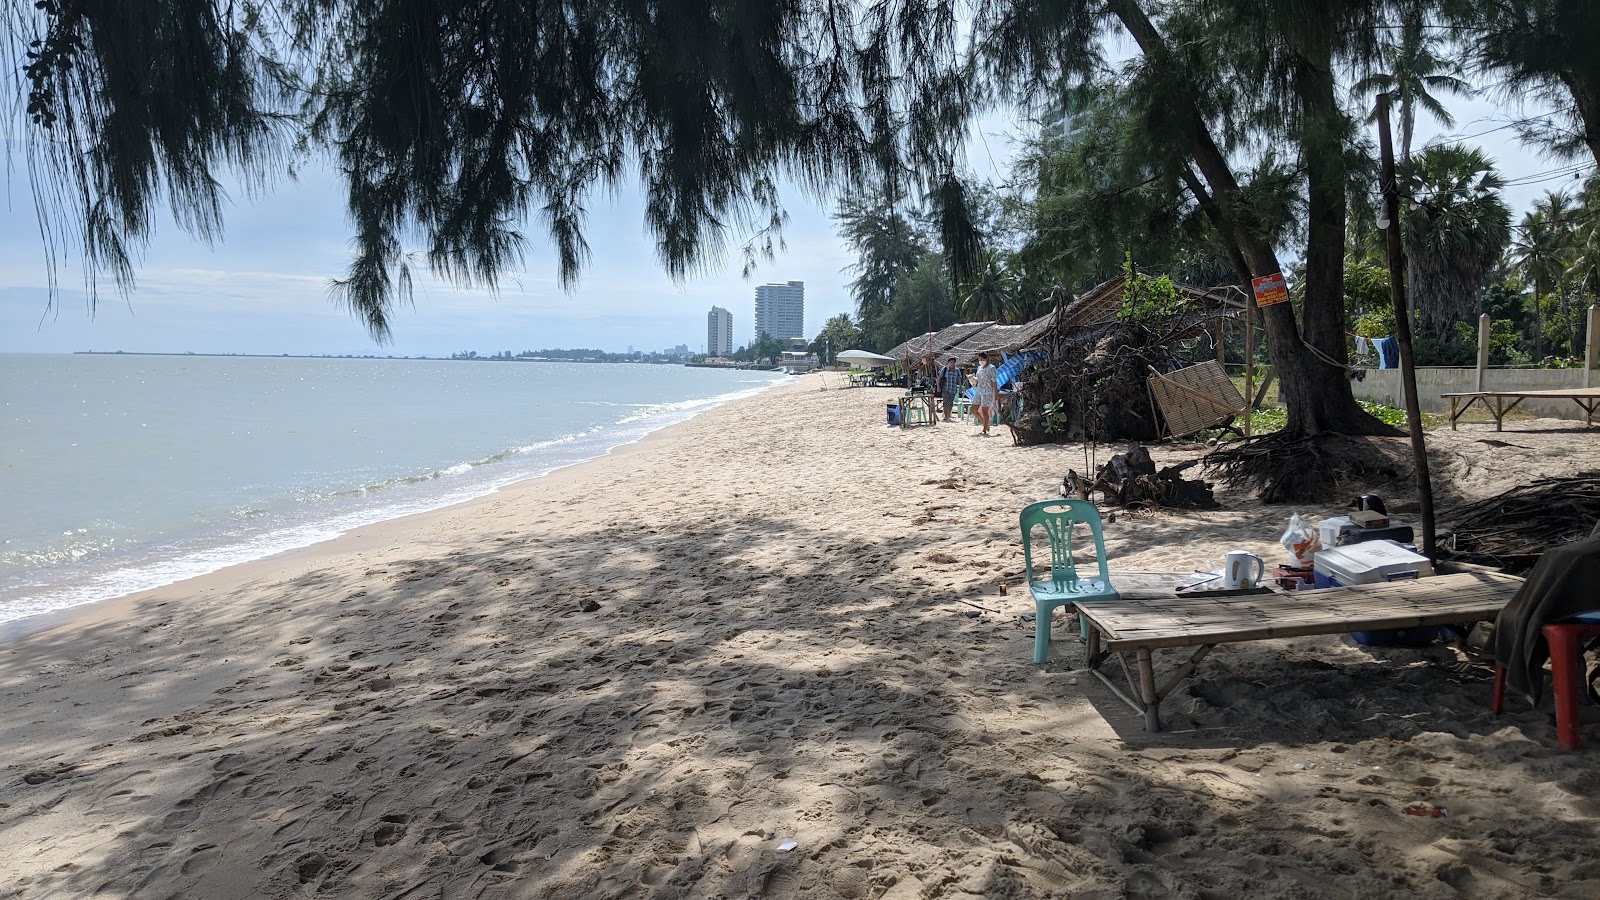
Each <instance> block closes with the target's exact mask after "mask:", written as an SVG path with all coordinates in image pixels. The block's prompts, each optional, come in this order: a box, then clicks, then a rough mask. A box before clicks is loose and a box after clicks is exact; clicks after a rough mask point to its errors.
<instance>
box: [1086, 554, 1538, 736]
mask: <svg viewBox="0 0 1600 900" xmlns="http://www.w3.org/2000/svg"><path fill="white" fill-rule="evenodd" d="M1169 577H1172V578H1179V577H1185V576H1169ZM1189 580H1193V579H1189ZM1111 581H1112V585H1113V586H1115V587H1118V588H1119V590H1121V589H1122V584H1123V579H1119V577H1118V576H1117V575H1113V576H1112V578H1111ZM1185 583H1187V582H1185ZM1521 585H1522V579H1520V578H1516V577H1514V576H1511V575H1500V574H1497V573H1482V574H1480V573H1470V574H1458V575H1439V576H1435V577H1433V578H1421V579H1418V580H1415V581H1396V582H1390V583H1387V584H1371V585H1356V586H1353V587H1339V588H1327V589H1324V590H1319V591H1289V592H1278V591H1273V592H1269V593H1264V594H1252V595H1244V596H1207V595H1206V594H1205V593H1203V592H1191V593H1187V594H1174V593H1173V592H1172V591H1171V590H1168V591H1167V592H1166V593H1165V595H1164V596H1149V595H1150V594H1158V593H1160V590H1159V589H1158V588H1145V589H1143V590H1139V591H1136V592H1130V593H1135V596H1126V595H1125V596H1124V597H1123V598H1122V599H1120V600H1104V601H1095V602H1092V603H1084V604H1081V605H1080V606H1078V607H1077V611H1078V613H1079V614H1080V615H1081V616H1083V619H1084V621H1085V622H1086V623H1087V625H1088V626H1089V636H1088V645H1089V648H1088V649H1089V668H1090V670H1091V671H1092V672H1094V674H1095V676H1096V677H1098V678H1099V679H1100V680H1101V681H1103V682H1105V684H1106V686H1107V687H1109V688H1111V690H1112V692H1113V693H1115V694H1116V695H1117V696H1118V697H1119V698H1121V699H1122V700H1123V702H1125V703H1127V704H1128V705H1129V706H1131V707H1133V708H1134V709H1135V710H1137V711H1139V712H1142V713H1144V723H1145V729H1146V730H1148V731H1160V730H1161V715H1160V707H1161V700H1162V699H1163V698H1164V697H1166V696H1167V695H1168V694H1170V693H1172V691H1173V690H1174V689H1175V688H1176V687H1177V686H1178V685H1179V684H1181V683H1182V682H1183V680H1184V679H1186V678H1188V677H1189V676H1190V675H1191V674H1193V673H1194V671H1195V669H1197V668H1198V667H1199V665H1200V662H1201V660H1203V659H1205V657H1206V655H1207V654H1209V653H1210V652H1211V650H1212V648H1213V647H1215V646H1217V645H1218V644H1229V643H1236V642H1240V641H1259V640H1266V639H1269V638H1288V637H1301V636H1304V635H1313V634H1342V633H1344V632H1349V631H1377V630H1382V629H1388V628H1419V627H1423V626H1427V625H1449V624H1455V623H1466V622H1477V621H1482V620H1485V619H1493V618H1494V617H1495V616H1496V615H1498V614H1499V612H1500V608H1501V607H1503V606H1505V605H1506V603H1507V602H1508V601H1510V599H1511V597H1512V595H1513V594H1515V593H1516V592H1517V588H1519V587H1520V586H1521ZM1130 587H1132V585H1131V584H1130ZM1180 647H1197V648H1198V649H1197V650H1196V651H1195V652H1194V653H1192V654H1191V655H1190V656H1189V659H1188V660H1187V661H1186V662H1184V663H1183V664H1182V665H1180V666H1178V668H1177V669H1176V670H1174V671H1173V672H1172V674H1171V675H1170V676H1169V677H1168V678H1167V680H1166V681H1165V682H1163V683H1161V684H1160V685H1158V684H1157V683H1156V675H1155V660H1154V651H1156V650H1161V649H1176V648H1180ZM1130 653H1131V654H1133V656H1134V658H1135V660H1136V666H1137V670H1138V672H1137V675H1135V673H1134V671H1133V670H1132V669H1130V668H1129V666H1128V654H1130ZM1113 655H1114V656H1115V657H1116V659H1117V662H1118V664H1119V665H1120V666H1121V668H1122V674H1123V677H1124V678H1125V679H1126V680H1127V684H1128V688H1129V690H1130V691H1131V694H1130V693H1125V692H1124V691H1123V690H1122V688H1121V687H1119V686H1118V685H1117V684H1116V683H1115V682H1113V681H1112V680H1111V678H1110V677H1108V676H1107V675H1106V673H1105V672H1104V671H1102V670H1101V668H1100V664H1101V663H1102V662H1104V661H1105V660H1106V659H1107V658H1108V657H1111V656H1113Z"/></svg>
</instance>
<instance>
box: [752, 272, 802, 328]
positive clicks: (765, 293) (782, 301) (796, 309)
mask: <svg viewBox="0 0 1600 900" xmlns="http://www.w3.org/2000/svg"><path fill="white" fill-rule="evenodd" d="M762 334H770V335H772V336H773V337H775V338H777V339H778V340H780V341H783V340H788V339H789V338H804V337H805V336H806V283H805V282H804V281H790V282H787V283H779V282H773V283H770V284H763V285H759V286H758V287H757V288H756V331H755V335H754V339H755V340H760V339H761V335H762Z"/></svg>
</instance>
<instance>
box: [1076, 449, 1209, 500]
mask: <svg viewBox="0 0 1600 900" xmlns="http://www.w3.org/2000/svg"><path fill="white" fill-rule="evenodd" d="M1196 462H1199V460H1190V461H1188V462H1185V463H1179V464H1178V465H1175V466H1167V467H1166V468H1165V469H1162V470H1161V471H1159V472H1157V471H1156V464H1155V461H1154V460H1152V459H1151V458H1150V451H1149V450H1146V449H1145V448H1143V447H1135V448H1134V449H1132V450H1130V451H1128V452H1127V453H1118V454H1117V455H1115V456H1113V457H1111V459H1110V460H1109V461H1107V462H1106V464H1105V465H1103V466H1101V467H1100V471H1099V472H1097V473H1095V476H1094V479H1093V480H1087V479H1085V478H1084V477H1083V476H1081V475H1079V474H1078V473H1077V472H1076V471H1075V470H1073V469H1068V470H1067V477H1066V478H1064V479H1062V481H1061V493H1062V496H1065V497H1077V498H1078V499H1080V500H1087V499H1089V495H1090V494H1091V493H1093V492H1094V491H1099V492H1100V493H1101V495H1102V496H1104V497H1105V502H1106V504H1107V505H1111V506H1121V507H1126V508H1132V507H1143V508H1146V509H1215V508H1216V507H1217V506H1218V504H1217V501H1216V498H1214V497H1213V496H1212V495H1211V485H1210V484H1208V483H1206V482H1204V481H1187V480H1185V479H1184V477H1183V476H1182V475H1181V474H1180V473H1181V472H1183V470H1185V469H1187V468H1189V467H1190V466H1192V465H1194V464H1195V463H1196Z"/></svg>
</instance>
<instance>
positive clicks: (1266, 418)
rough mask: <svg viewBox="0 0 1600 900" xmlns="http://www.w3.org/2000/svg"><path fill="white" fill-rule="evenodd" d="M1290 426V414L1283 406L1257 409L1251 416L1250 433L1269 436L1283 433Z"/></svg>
mask: <svg viewBox="0 0 1600 900" xmlns="http://www.w3.org/2000/svg"><path fill="white" fill-rule="evenodd" d="M1288 424H1289V412H1288V410H1286V409H1284V408H1283V407H1281V406H1263V407H1257V408H1256V410H1255V411H1254V412H1252V413H1251V414H1250V433H1251V434H1268V433H1271V432H1274V431H1282V430H1283V429H1284V428H1285V427H1287V426H1288Z"/></svg>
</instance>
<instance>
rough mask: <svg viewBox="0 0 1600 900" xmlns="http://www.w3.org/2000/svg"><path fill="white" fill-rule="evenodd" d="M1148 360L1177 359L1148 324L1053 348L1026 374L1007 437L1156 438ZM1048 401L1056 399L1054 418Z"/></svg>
mask: <svg viewBox="0 0 1600 900" xmlns="http://www.w3.org/2000/svg"><path fill="white" fill-rule="evenodd" d="M1152 366H1153V367H1155V369H1156V370H1157V371H1159V372H1170V371H1172V370H1173V369H1175V368H1177V360H1176V358H1175V357H1174V356H1173V354H1172V352H1171V351H1170V350H1168V349H1167V347H1166V345H1165V344H1163V343H1160V341H1159V340H1158V338H1157V335H1155V334H1154V333H1153V332H1151V331H1150V330H1149V329H1147V328H1143V327H1140V326H1137V325H1128V324H1117V325H1114V326H1111V327H1110V328H1109V329H1108V330H1107V331H1106V333H1105V334H1104V335H1102V336H1101V337H1100V338H1099V340H1097V341H1095V343H1094V345H1093V347H1092V348H1090V349H1089V351H1088V352H1087V353H1085V354H1082V355H1079V354H1076V353H1062V354H1058V355H1057V356H1056V357H1055V358H1053V359H1051V360H1050V361H1049V362H1046V363H1044V364H1043V365H1042V366H1041V367H1040V368H1039V369H1037V370H1035V371H1034V372H1033V373H1032V374H1031V375H1030V377H1029V378H1028V379H1027V380H1026V381H1025V383H1024V384H1023V386H1022V395H1023V404H1024V409H1026V410H1027V412H1026V413H1024V415H1023V416H1022V418H1021V419H1020V420H1019V421H1017V422H1016V423H1015V424H1013V425H1012V438H1013V439H1014V440H1015V441H1016V442H1017V443H1018V444H1022V445H1026V444H1037V443H1046V442H1050V441H1055V442H1066V441H1082V440H1099V441H1113V440H1136V441H1153V440H1156V438H1157V437H1158V434H1157V431H1156V413H1155V409H1154V408H1153V407H1152V406H1151V405H1150V394H1149V392H1148V391H1147V390H1146V389H1145V378H1146V377H1147V376H1148V375H1149V374H1150V368H1151V367H1152ZM1049 404H1056V405H1055V406H1052V407H1051V408H1052V409H1054V410H1056V411H1057V415H1056V417H1055V418H1054V419H1053V420H1052V419H1051V418H1050V417H1049V416H1048V415H1047V414H1046V412H1045V410H1046V406H1047V405H1049ZM1047 425H1048V426H1049V430H1047V428H1046V426H1047Z"/></svg>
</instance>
